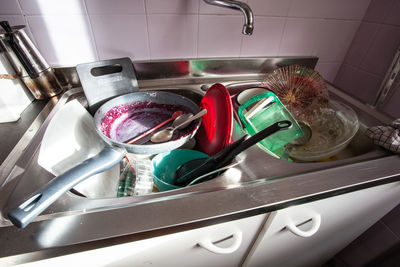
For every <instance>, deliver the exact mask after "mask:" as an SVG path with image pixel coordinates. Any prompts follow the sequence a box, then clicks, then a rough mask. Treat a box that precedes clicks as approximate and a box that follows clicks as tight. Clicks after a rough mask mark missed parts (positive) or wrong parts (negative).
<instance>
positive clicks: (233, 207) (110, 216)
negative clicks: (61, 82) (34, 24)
mask: <svg viewBox="0 0 400 267" xmlns="http://www.w3.org/2000/svg"><path fill="white" fill-rule="evenodd" d="M307 60H309V61H307V62H311V63H308V64H310V67H313V66H312V65H314V66H315V63H316V59H312V60H311V59H307ZM310 60H311V61H310ZM227 62H229V64H226V63H227ZM266 62H267V63H266ZM271 62H274V63H271ZM293 62H294V60H293V59H289V60H288V59H280V60H276V59H274V60H270V59H255V60H230V61H228V60H226V61H225V62H222V61H218V60H216V61H214V62H212V61H198V62H197V63H198V64H197V65H196V64H193V65H194V66H197V67H200V66H201V64H200V63H202V64H203V65H202V66H201V67H202V70H203V72H202V75H198V76H197V75H195V74H196V73H191V74H190V75H183V74H180V75H177V76H175V77H173V76H174V75H176V74H170V75H171V76H170V77H168V73H167V74H165V71H163V72H161V71H160V70H167V69H169V70H171V68H169V67H170V66H171V65H175V66H177V65H179V64H178V63H176V62H163V63H159V64H158V65H157V64H156V63H152V64H146V63H141V64H137V65H136V66H135V67H136V70H137V71H138V82H139V88H140V90H143V91H147V90H157V91H168V92H173V93H177V94H180V95H183V96H185V97H187V98H189V99H191V100H193V101H194V102H195V103H199V101H200V100H201V98H202V96H204V94H205V92H206V90H207V89H208V88H209V87H210V86H211V85H213V84H214V83H222V84H224V85H225V87H226V88H227V89H228V91H229V92H230V93H231V95H234V94H237V93H238V92H240V91H242V90H245V89H247V88H251V87H255V86H257V85H259V84H260V83H261V81H262V75H263V72H265V69H262V68H265V65H268V64H270V65H271V68H274V67H276V66H277V65H281V64H292V63H293ZM192 63H193V62H192ZM303 63H304V62H303ZM207 64H208V65H207ZM155 65H156V66H158V68H154V69H152V70H151V71H154V72H157V71H159V72H161V73H164V74H163V75H167V77H161V78H160V77H157V76H156V74H154V75H150V74H149V73H147V74H144V73H146V72H145V71H144V72H141V71H140V70H141V68H142V69H144V70H145V69H147V70H149V69H151V67H154V66H155ZM207 66H208V67H209V69H210V70H213V71H211V72H210V73H207V72H206V71H204V70H207ZM226 66H228V67H226ZM225 68H226V69H227V70H224V69H225ZM232 69H234V70H235V71H234V73H232ZM238 70H239V71H238ZM249 70H251V71H253V73H249ZM224 71H226V73H224ZM141 78H142V79H141ZM328 88H329V93H330V97H331V99H333V100H335V101H339V102H342V103H345V104H346V105H348V106H350V107H351V108H352V109H353V110H354V111H355V112H356V113H357V116H358V120H359V123H360V127H359V129H358V132H357V133H356V135H355V136H354V138H353V139H352V141H351V142H350V143H349V144H348V145H347V147H346V148H345V149H344V150H342V151H341V152H339V153H338V154H336V155H335V159H334V160H332V161H325V162H288V161H285V160H281V159H277V158H274V157H272V156H270V155H267V154H266V153H265V152H264V151H263V150H261V149H260V148H259V147H258V146H253V147H251V148H250V149H248V150H246V151H245V152H243V153H241V154H240V155H239V156H237V157H236V159H235V161H234V162H237V163H238V164H235V165H234V166H233V167H232V168H230V169H228V170H227V171H225V172H223V173H222V174H221V175H220V176H218V177H216V178H214V179H212V180H210V181H207V182H204V183H200V184H197V185H195V186H189V187H185V188H182V189H179V190H172V191H166V192H153V193H152V194H148V195H142V196H132V197H121V198H116V197H108V198H104V197H96V196H95V195H94V196H91V197H83V196H81V195H79V194H77V193H76V192H74V191H69V192H67V193H66V194H64V195H63V196H62V197H60V198H59V199H58V200H56V202H54V203H53V204H52V205H51V206H50V207H49V208H48V209H46V210H45V211H44V212H43V213H42V214H41V215H40V216H38V217H37V218H36V220H35V221H34V222H32V223H31V224H30V225H29V226H28V227H27V228H25V229H23V230H21V229H17V228H15V227H13V226H12V225H11V223H10V221H9V220H8V219H7V216H6V214H7V212H8V211H9V210H10V209H11V208H13V207H15V205H17V204H18V203H21V202H22V201H23V200H24V199H25V198H26V196H29V195H30V194H31V193H33V192H35V191H36V190H37V189H39V188H40V187H41V186H43V185H44V184H46V183H48V182H49V181H50V180H51V179H52V178H54V176H53V175H52V174H51V173H49V172H47V171H46V170H44V169H43V168H42V167H41V166H39V164H38V156H39V150H40V145H41V141H42V138H43V136H44V134H45V132H46V128H47V126H48V124H49V122H50V121H51V119H52V118H53V117H54V115H55V114H56V113H57V111H59V110H60V109H61V108H62V107H63V106H64V105H65V104H66V103H69V102H70V101H72V100H78V101H79V102H80V103H81V104H82V105H83V106H87V103H86V98H85V96H84V94H83V91H82V88H80V87H76V88H72V89H70V90H68V91H66V92H65V93H64V94H63V95H62V96H60V97H59V99H58V101H57V102H56V103H54V102H49V104H48V106H47V107H46V108H45V109H44V112H42V114H41V115H40V116H42V117H43V118H42V121H41V123H40V125H39V126H38V129H37V133H36V135H35V136H34V137H33V138H32V139H31V140H30V142H29V143H28V144H27V146H26V147H25V148H24V149H21V151H18V152H19V153H16V154H15V156H14V162H11V161H7V160H6V162H5V163H4V164H3V165H2V167H3V166H4V169H3V170H4V171H3V172H2V177H0V179H1V180H0V181H1V183H2V187H1V189H0V191H1V194H0V195H1V198H0V205H1V210H2V213H1V216H2V217H1V222H0V224H1V225H0V226H1V227H0V231H1V235H2V236H3V237H2V238H5V239H7V240H8V242H9V243H10V248H9V249H6V250H5V251H3V252H2V253H3V255H10V254H17V253H23V252H30V251H36V250H38V249H43V248H51V247H58V246H66V245H72V244H78V243H83V242H88V241H93V240H100V239H106V238H111V237H118V236H124V235H130V234H136V233H143V232H150V231H152V230H157V229H164V228H170V227H175V226H179V225H185V224H191V223H196V222H202V221H207V220H210V219H215V218H218V219H219V220H222V221H223V220H224V218H225V219H226V220H228V218H229V216H232V215H237V216H242V217H245V216H249V214H254V213H257V212H259V213H261V212H267V211H272V210H277V209H280V208H282V207H286V206H290V205H293V204H298V203H304V202H308V201H312V200H316V199H321V198H325V197H329V196H333V195H337V194H341V193H346V192H351V191H354V190H359V189H363V188H366V187H370V186H374V185H377V184H383V183H389V182H392V181H395V180H398V179H399V177H398V176H399V175H398V174H399V173H400V166H399V164H398V163H399V158H398V156H396V155H393V154H391V153H389V152H386V151H385V150H383V149H381V148H379V147H377V146H375V145H373V144H372V142H371V141H370V140H369V139H368V138H367V137H365V135H364V132H365V130H366V128H367V127H370V126H374V125H381V124H383V123H385V124H386V123H389V122H390V121H389V118H386V117H385V116H384V115H382V114H380V113H378V112H377V111H375V110H373V109H371V108H369V107H368V106H367V105H365V104H363V103H360V102H358V101H357V100H355V99H353V98H351V97H350V96H348V95H345V94H344V93H342V92H341V91H340V90H338V89H337V88H335V87H333V86H330V85H329V86H328ZM243 134H244V132H243V130H242V129H241V128H240V126H239V124H238V123H237V122H235V124H234V130H233V136H232V137H233V139H234V140H235V139H238V138H239V137H240V136H242V135H243ZM216 203H218V205H216ZM13 240H15V241H13ZM13 242H15V244H14V245H13ZM16 243H18V246H17V245H16ZM16 247H18V248H17V249H16ZM11 250H12V251H11Z"/></svg>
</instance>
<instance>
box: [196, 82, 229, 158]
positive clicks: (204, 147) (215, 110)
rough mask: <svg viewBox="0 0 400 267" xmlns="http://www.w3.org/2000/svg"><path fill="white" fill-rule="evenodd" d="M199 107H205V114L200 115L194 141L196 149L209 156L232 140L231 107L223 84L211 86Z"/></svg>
mask: <svg viewBox="0 0 400 267" xmlns="http://www.w3.org/2000/svg"><path fill="white" fill-rule="evenodd" d="M200 108H201V109H207V114H206V115H204V116H203V117H202V122H201V125H200V128H199V130H198V133H197V134H196V141H197V145H198V149H199V150H200V151H202V152H204V153H206V154H208V155H210V156H211V155H214V154H215V153H217V152H218V151H220V150H221V149H223V148H225V147H226V146H228V145H230V144H231V142H232V129H233V108H232V101H231V96H230V95H229V92H228V90H227V89H226V88H225V86H223V85H222V84H219V83H216V84H214V85H213V86H211V87H210V89H208V90H207V93H206V94H205V95H204V97H203V99H202V100H201V103H200Z"/></svg>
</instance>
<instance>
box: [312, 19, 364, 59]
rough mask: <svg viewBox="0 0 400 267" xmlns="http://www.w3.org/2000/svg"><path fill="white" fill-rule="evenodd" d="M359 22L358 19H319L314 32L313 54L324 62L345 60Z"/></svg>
mask: <svg viewBox="0 0 400 267" xmlns="http://www.w3.org/2000/svg"><path fill="white" fill-rule="evenodd" d="M359 24H360V22H358V21H343V20H321V21H319V22H318V24H316V30H315V32H314V33H313V40H314V42H315V44H314V45H315V48H314V51H313V54H314V55H316V56H318V57H319V61H322V62H327V61H330V62H332V61H336V62H341V61H343V59H344V57H345V55H346V52H347V50H348V49H349V47H350V45H351V42H352V40H353V38H354V35H355V33H356V32H357V29H358V27H359Z"/></svg>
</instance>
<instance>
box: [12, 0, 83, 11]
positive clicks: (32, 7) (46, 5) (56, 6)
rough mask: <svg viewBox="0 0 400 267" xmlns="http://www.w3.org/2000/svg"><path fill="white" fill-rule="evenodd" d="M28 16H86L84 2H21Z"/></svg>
mask: <svg viewBox="0 0 400 267" xmlns="http://www.w3.org/2000/svg"><path fill="white" fill-rule="evenodd" d="M19 2H20V4H21V8H22V12H23V13H24V14H26V15H77V14H86V9H85V6H84V4H83V0H57V1H54V0H19Z"/></svg>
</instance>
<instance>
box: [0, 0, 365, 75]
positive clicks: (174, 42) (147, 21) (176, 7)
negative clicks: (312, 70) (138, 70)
mask: <svg viewBox="0 0 400 267" xmlns="http://www.w3.org/2000/svg"><path fill="white" fill-rule="evenodd" d="M247 2H248V4H249V5H250V6H251V8H252V10H253V12H254V14H255V28H254V34H253V35H252V36H245V35H242V34H241V30H242V25H243V22H244V18H243V15H242V13H241V12H238V11H235V10H230V9H226V8H220V7H215V6H211V5H208V4H206V3H204V2H203V1H202V0H57V1H54V0H0V18H1V19H7V20H9V21H10V23H11V24H12V25H15V24H27V25H28V32H29V34H31V36H32V37H33V39H34V41H35V42H36V44H37V45H38V47H39V49H40V51H41V52H42V53H43V55H44V57H45V58H46V59H47V61H48V62H49V63H50V64H51V65H52V66H65V65H76V64H78V63H82V62H89V61H95V60H99V59H108V58H116V57H124V56H129V57H131V58H132V59H133V60H153V59H176V58H209V57H255V56H298V55H302V56H308V55H315V56H318V57H320V60H319V63H318V65H317V70H319V71H320V72H321V74H322V75H323V76H324V77H325V78H326V79H327V80H329V81H333V80H334V78H335V76H336V73H337V71H338V69H339V67H340V66H341V64H342V61H343V59H344V56H345V54H346V51H347V50H348V48H349V46H350V44H351V42H352V40H353V37H354V35H355V33H356V31H357V29H358V27H359V25H360V22H361V20H362V18H363V16H364V14H365V11H366V10H367V8H368V5H369V3H370V0H352V1H347V0H340V1H339V0H248V1H247Z"/></svg>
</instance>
